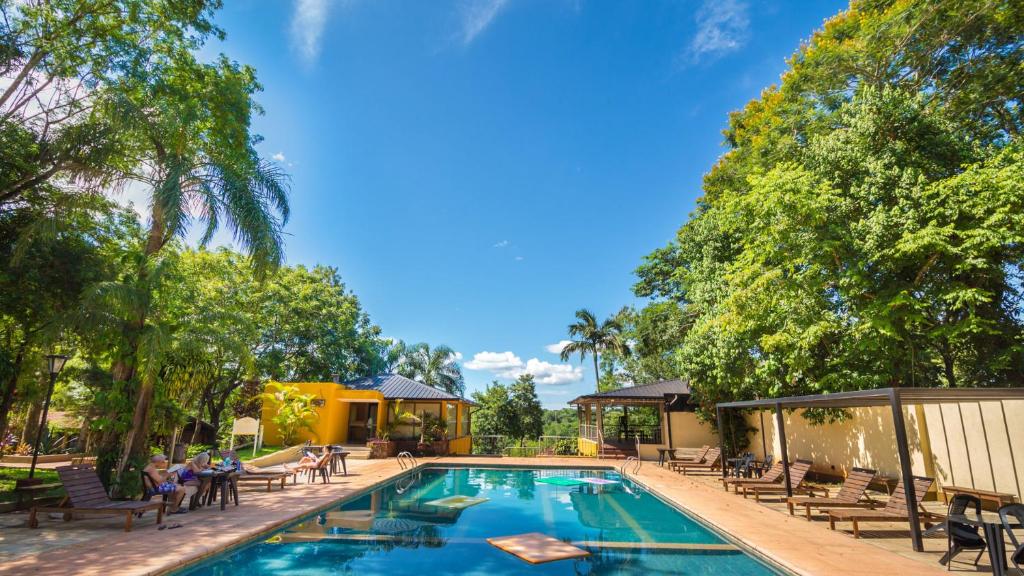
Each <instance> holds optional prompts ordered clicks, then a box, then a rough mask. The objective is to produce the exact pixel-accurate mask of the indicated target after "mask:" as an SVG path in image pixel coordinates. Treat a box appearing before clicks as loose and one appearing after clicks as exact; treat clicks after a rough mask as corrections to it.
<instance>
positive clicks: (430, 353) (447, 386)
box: [398, 342, 466, 396]
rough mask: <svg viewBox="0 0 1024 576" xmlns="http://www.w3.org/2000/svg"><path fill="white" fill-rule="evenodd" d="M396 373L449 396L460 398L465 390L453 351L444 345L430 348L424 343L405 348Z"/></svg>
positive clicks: (460, 370) (460, 369)
mask: <svg viewBox="0 0 1024 576" xmlns="http://www.w3.org/2000/svg"><path fill="white" fill-rule="evenodd" d="M398 373H399V374H401V375H402V376H405V377H406V378H412V379H413V380H417V381H419V382H422V383H424V384H426V385H427V386H432V387H434V388H438V389H441V390H444V391H445V392H448V393H449V394H455V395H457V396H462V394H463V393H464V392H465V390H466V383H465V379H464V378H463V376H462V368H460V367H459V364H458V362H456V359H455V351H454V350H452V349H451V348H449V347H448V346H445V345H444V344H441V345H439V346H434V347H433V348H431V347H430V345H429V344H427V343H426V342H420V343H419V344H413V345H412V346H409V347H408V348H405V350H404V351H403V353H402V356H401V360H400V361H399V363H398Z"/></svg>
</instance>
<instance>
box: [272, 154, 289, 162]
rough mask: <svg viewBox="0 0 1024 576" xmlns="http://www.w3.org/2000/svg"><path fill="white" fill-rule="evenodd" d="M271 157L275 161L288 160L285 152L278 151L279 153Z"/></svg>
mask: <svg viewBox="0 0 1024 576" xmlns="http://www.w3.org/2000/svg"><path fill="white" fill-rule="evenodd" d="M271 158H273V159H274V162H284V161H285V160H286V158H285V157H284V152H278V153H277V154H274V155H273V156H271Z"/></svg>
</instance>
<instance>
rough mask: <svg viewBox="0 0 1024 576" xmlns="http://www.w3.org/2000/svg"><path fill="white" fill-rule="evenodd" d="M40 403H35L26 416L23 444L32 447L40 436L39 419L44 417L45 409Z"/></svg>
mask: <svg viewBox="0 0 1024 576" xmlns="http://www.w3.org/2000/svg"><path fill="white" fill-rule="evenodd" d="M39 404H40V403H39V402H33V403H32V404H31V405H30V406H29V407H28V414H27V415H26V416H25V429H24V430H22V431H21V442H22V443H25V444H28V445H29V446H32V445H34V444H35V442H36V436H37V435H38V434H39V417H40V416H42V413H43V407H42V406H40V405H39Z"/></svg>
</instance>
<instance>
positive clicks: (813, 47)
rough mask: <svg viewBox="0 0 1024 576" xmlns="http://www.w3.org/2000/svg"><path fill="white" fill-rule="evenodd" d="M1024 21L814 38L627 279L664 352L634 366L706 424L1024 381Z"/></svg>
mask: <svg viewBox="0 0 1024 576" xmlns="http://www.w3.org/2000/svg"><path fill="white" fill-rule="evenodd" d="M1017 8H1018V7H1016V6H1014V3H1012V2H995V3H988V2H980V1H970V0H969V1H966V2H964V1H949V0H939V1H937V2H925V1H909V2H895V1H876V0H873V1H854V2H853V3H852V4H851V6H850V9H849V10H847V11H844V12H843V13H841V14H839V15H838V16H836V17H834V18H832V19H830V20H829V21H828V22H827V23H826V24H825V26H824V27H823V28H822V29H821V30H819V31H817V32H815V34H814V35H813V36H812V37H811V39H810V40H809V41H808V42H807V43H806V44H804V45H803V46H801V48H800V49H799V50H798V51H797V53H796V54H795V55H794V56H793V58H792V59H791V61H790V69H789V70H788V71H787V72H786V74H784V75H783V78H782V83H781V84H780V85H779V86H777V87H771V88H768V89H766V90H765V91H764V92H763V93H762V95H761V97H760V98H758V99H755V100H753V101H751V102H750V103H748V104H747V106H745V107H744V108H743V109H742V110H740V111H738V112H735V113H733V114H732V115H731V117H730V121H729V127H728V129H727V130H726V131H725V136H726V143H727V144H728V146H729V151H728V152H727V153H726V154H725V155H724V156H723V157H722V158H721V159H720V160H719V161H718V162H717V163H716V165H715V166H714V167H713V168H712V170H711V171H710V172H709V173H708V175H707V176H706V177H705V180H704V187H703V188H704V196H703V197H702V199H701V200H700V202H699V205H698V209H697V211H696V212H695V213H694V214H693V215H692V216H691V218H690V219H689V220H688V221H687V222H686V223H685V224H684V225H683V226H682V227H681V228H680V230H679V232H678V234H677V236H676V240H675V241H674V242H673V243H671V244H670V245H668V246H666V247H664V248H662V249H659V250H657V251H655V252H654V253H652V254H651V255H649V256H648V257H647V258H646V259H645V261H644V263H643V264H642V265H641V266H640V268H639V269H638V271H637V275H638V278H639V281H638V282H637V284H636V286H635V292H636V294H637V295H638V296H642V297H651V298H654V302H653V303H652V304H650V305H648V306H647V307H645V308H644V310H643V311H642V312H641V314H643V313H644V312H651V313H652V315H651V317H650V319H651V320H652V321H653V322H652V325H653V326H655V328H654V329H653V330H650V331H649V334H652V335H657V334H658V333H659V330H658V329H657V328H656V327H657V326H661V327H663V328H664V329H663V330H661V331H660V332H661V333H662V334H669V335H671V336H670V337H669V338H668V339H665V340H660V341H659V340H658V339H655V341H653V342H644V343H642V344H641V342H642V339H641V338H638V337H636V336H635V335H633V336H631V338H632V339H633V340H635V341H636V342H637V346H636V348H637V350H638V352H639V356H640V357H641V358H648V359H657V358H662V359H666V360H669V361H670V362H672V363H674V364H675V365H676V370H677V372H678V373H679V374H680V375H683V376H685V377H687V378H689V379H690V380H691V385H692V386H693V387H694V393H695V397H696V398H697V399H698V400H699V401H700V402H701V404H702V405H703V406H704V407H705V408H709V407H711V406H712V405H713V404H714V403H715V402H718V401H722V400H728V399H736V398H741V399H745V398H753V397H769V396H777V395H784V394H801V393H813V392H822V391H837V390H848V389H861V388H874V387H880V386H943V387H960V386H1013V385H1016V386H1019V385H1021V383H1024V349H1022V345H1024V323H1022V320H1021V319H1022V318H1024V315H1022V314H1021V308H1020V302H1021V297H1022V294H1021V288H1020V287H1021V281H1020V279H1021V278H1022V277H1024V275H1022V263H1024V254H1022V253H1021V246H1022V244H1021V238H1020V236H1019V234H1020V230H1021V229H1022V228H1021V222H1020V220H1019V218H1020V213H1021V212H1020V207H1021V183H1022V181H1024V180H1022V177H1021V175H1022V166H1024V163H1022V162H1021V146H1022V144H1021V141H1020V129H1021V121H1022V116H1021V108H1020V105H1019V102H1020V99H1019V95H1020V94H1021V93H1022V86H1024V84H1022V82H1024V80H1022V77H1021V75H1020V74H1019V73H1016V72H1014V70H1016V69H1017V67H1018V66H1019V62H1020V61H1021V58H1022V55H1024V43H1022V42H1021V41H1020V38H1021V37H1022V32H1024V19H1022V18H1021V17H1020V16H1019V14H1020V10H1019V9H1017ZM659 309H660V310H659ZM655 312H668V314H664V315H663V314H658V313H655Z"/></svg>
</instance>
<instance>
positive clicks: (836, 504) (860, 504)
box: [786, 468, 876, 521]
mask: <svg viewBox="0 0 1024 576" xmlns="http://www.w3.org/2000/svg"><path fill="white" fill-rule="evenodd" d="M874 478H875V471H874V470H871V469H868V468H854V469H852V470H850V474H849V475H848V476H847V477H846V480H844V481H843V485H842V486H841V487H840V488H839V492H838V493H837V494H836V495H835V496H833V497H832V498H828V497H825V498H816V497H814V496H810V497H807V496H794V497H792V498H790V499H788V500H786V505H787V506H789V515H790V516H793V515H794V513H795V512H794V509H795V507H796V506H803V507H804V511H805V513H806V514H807V520H808V521H810V519H811V508H818V509H821V508H874V507H875V505H876V503H875V502H874V501H873V500H871V499H870V497H868V496H867V489H868V484H871V481H872V480H873V479H874ZM864 498H868V499H867V500H866V501H865V500H864Z"/></svg>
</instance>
